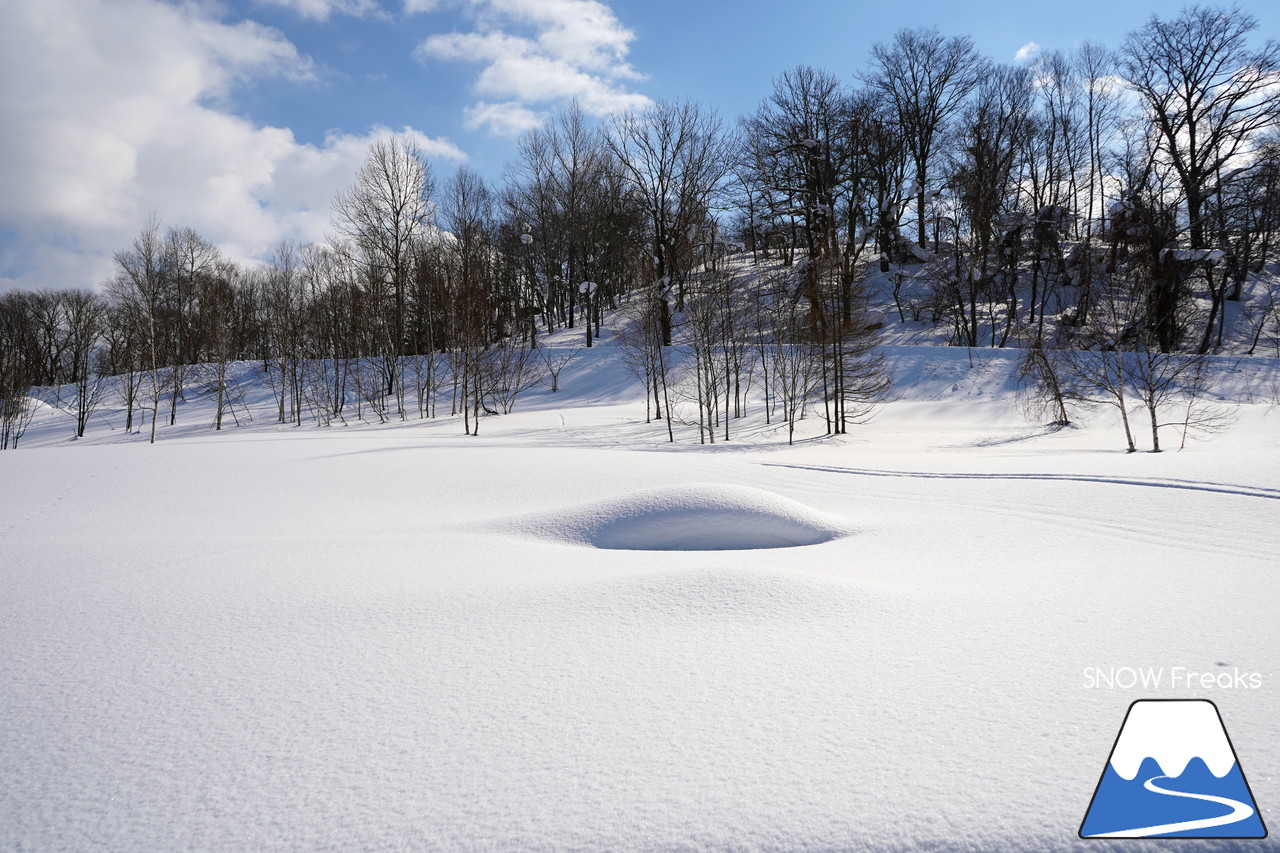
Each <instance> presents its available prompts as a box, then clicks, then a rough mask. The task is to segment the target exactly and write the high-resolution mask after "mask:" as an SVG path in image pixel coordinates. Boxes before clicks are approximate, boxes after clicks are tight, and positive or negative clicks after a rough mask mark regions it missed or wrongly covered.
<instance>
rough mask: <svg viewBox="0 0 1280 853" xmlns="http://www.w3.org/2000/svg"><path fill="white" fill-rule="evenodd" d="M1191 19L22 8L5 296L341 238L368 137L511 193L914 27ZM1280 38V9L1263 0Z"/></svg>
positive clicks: (680, 4) (409, 7) (5, 201)
mask: <svg viewBox="0 0 1280 853" xmlns="http://www.w3.org/2000/svg"><path fill="white" fill-rule="evenodd" d="M1178 8H1179V6H1178V5H1173V4H1152V5H1139V4H1129V3H1122V4H1117V3H1114V2H1110V3H1107V2H1097V0H1082V2H1073V3H1070V4H1054V5H1045V4H1033V3H1025V4H1019V5H1011V4H998V3H986V4H968V5H956V4H953V3H943V2H917V3H913V4H909V5H906V4H904V5H901V6H893V5H890V4H881V3H877V4H870V3H856V2H832V1H831V0H820V1H818V2H813V1H811V0H794V2H791V3H787V4H783V3H778V2H747V3H733V4H718V3H705V2H701V3H700V2H689V0H643V2H641V0H612V2H611V0H223V2H217V0H189V2H176V0H175V1H174V2H170V0H40V2H38V3H37V2H33V0H0V16H2V18H0V20H2V21H3V25H0V82H2V85H0V127H4V128H6V131H5V132H4V133H3V134H0V289H5V288H8V287H13V286H24V287H45V286H48V287H88V286H94V285H96V284H99V283H100V282H102V281H103V280H105V279H106V278H107V277H109V276H110V275H111V273H112V263H111V254H112V252H113V251H115V250H116V249H119V248H123V247H124V246H126V245H127V244H128V242H129V241H130V240H131V239H132V237H133V236H134V235H136V233H137V232H138V230H139V228H140V227H142V225H143V223H144V222H145V221H146V219H147V218H148V216H149V215H151V214H152V213H154V214H156V215H157V216H158V217H159V218H160V220H161V222H162V224H163V225H191V226H193V227H195V228H196V229H197V230H199V231H200V232H201V233H203V234H204V235H205V236H207V237H209V238H210V239H212V240H214V241H215V242H217V243H218V244H219V245H220V246H222V247H223V249H224V250H225V251H226V252H227V254H229V255H230V256H232V257H234V258H236V259H238V260H252V259H255V258H262V257H265V256H266V255H267V254H268V253H269V251H270V250H271V247H272V246H274V245H275V244H276V243H277V242H278V241H279V240H281V239H286V238H287V239H295V240H301V241H309V240H318V239H322V238H323V237H324V233H325V230H326V227H327V223H328V220H329V202H330V200H331V199H332V198H333V195H334V193H335V192H336V191H337V190H338V189H340V188H341V187H343V186H345V185H346V184H347V183H348V182H349V181H350V180H351V177H352V176H353V174H354V172H355V169H356V168H357V167H358V165H359V163H360V161H361V159H362V158H363V154H364V151H365V149H366V148H367V146H368V144H369V142H370V141H371V140H372V139H373V138H375V137H377V136H379V135H384V134H387V133H391V132H396V133H404V134H408V135H410V136H411V137H412V138H413V139H414V140H415V141H417V142H418V143H419V145H420V146H421V147H422V148H423V150H424V151H426V152H427V154H428V155H429V158H430V159H431V161H432V163H433V165H434V167H435V171H436V174H437V177H438V178H439V179H440V180H441V181H443V180H444V179H445V178H447V177H448V175H449V174H450V173H452V171H453V170H454V169H456V168H457V166H458V165H459V164H461V163H467V164H469V165H470V166H472V167H473V168H475V169H477V170H478V171H479V172H480V173H481V174H483V175H484V176H485V177H487V178H489V179H490V180H493V181H497V180H500V179H501V176H502V170H503V166H504V164H505V163H506V161H507V160H508V159H509V158H510V156H511V155H512V153H513V151H514V150H515V139H516V138H517V136H518V134H519V132H520V131H521V130H522V129H524V128H527V127H529V126H531V125H532V124H534V123H536V121H537V120H538V118H539V117H540V116H541V115H544V114H545V113H546V112H547V111H550V110H554V109H556V108H558V107H560V106H563V105H564V104H565V103H566V102H567V101H568V99H569V98H571V97H577V98H578V99H579V101H580V102H581V103H583V105H584V107H585V108H586V109H587V110H588V112H593V113H595V114H599V115H603V114H606V113H608V112H610V111H613V110H618V109H625V108H628V107H633V106H639V105H642V104H644V103H645V102H646V100H647V99H670V98H682V97H691V98H694V99H696V100H700V101H704V102H707V103H709V104H711V105H713V106H714V107H716V109H718V111H719V112H720V114H721V116H722V117H724V118H725V120H726V122H733V121H734V120H736V118H737V117H738V116H740V115H742V114H744V113H746V112H749V111H750V110H751V109H752V108H753V107H754V106H755V104H756V103H757V102H758V101H759V100H760V99H761V98H762V97H764V96H766V95H767V94H768V92H769V89H770V85H771V80H772V78H773V77H774V76H775V75H777V74H778V73H780V72H781V71H783V70H785V69H787V68H791V67H793V66H795V65H797V64H801V63H807V64H810V65H814V66H818V67H822V68H825V69H827V70H829V71H831V72H833V73H835V74H837V75H839V76H841V77H843V78H845V79H849V80H852V79H853V76H854V75H855V74H856V73H857V72H858V71H860V70H862V69H863V68H865V67H866V62H867V57H868V55H869V51H870V48H871V46H872V45H873V44H874V43H876V42H887V41H889V40H890V39H892V37H893V34H894V33H895V32H896V31H897V30H898V29H900V28H903V27H914V26H937V27H939V28H940V29H941V30H942V31H943V32H944V33H946V34H968V35H971V36H972V37H973V38H974V40H975V42H976V44H977V46H978V48H979V49H980V50H981V51H982V52H983V53H985V54H986V55H988V56H990V57H991V58H993V59H995V60H997V61H1003V62H1012V61H1014V60H1015V56H1016V55H1018V53H1019V51H1020V50H1022V51H1023V52H1024V55H1027V54H1033V53H1034V52H1035V50H1036V49H1037V48H1036V46H1038V49H1039V50H1041V51H1047V50H1053V49H1056V48H1062V49H1068V50H1069V49H1071V48H1073V47H1075V46H1076V45H1078V44H1080V43H1081V42H1083V41H1085V40H1093V41H1097V42H1101V43H1103V44H1106V45H1109V46H1115V45H1118V44H1119V42H1120V41H1121V40H1122V39H1123V37H1124V34H1125V33H1126V32H1128V31H1129V30H1131V29H1134V28H1135V27H1137V26H1140V25H1141V24H1142V23H1143V22H1144V21H1145V20H1146V19H1147V17H1149V15H1150V14H1152V13H1153V12H1155V13H1158V14H1160V15H1162V16H1166V17H1167V16H1170V15H1173V14H1176V12H1177V11H1178ZM1244 8H1246V9H1247V10H1248V11H1250V12H1251V13H1252V14H1254V15H1255V16H1256V17H1257V18H1258V19H1259V23H1260V27H1259V30H1258V32H1257V37H1258V40H1259V41H1260V40H1261V39H1263V38H1266V37H1274V36H1275V35H1276V33H1277V24H1278V21H1280V13H1277V12H1275V11H1272V10H1271V9H1270V8H1269V7H1267V6H1264V5H1263V4H1261V3H1250V4H1244Z"/></svg>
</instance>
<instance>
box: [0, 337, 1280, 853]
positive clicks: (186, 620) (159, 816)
mask: <svg viewBox="0 0 1280 853" xmlns="http://www.w3.org/2000/svg"><path fill="white" fill-rule="evenodd" d="M615 356H616V351H614V350H611V348H610V347H609V346H608V341H606V346H603V347H600V348H598V349H593V350H592V351H589V352H584V353H582V354H581V355H580V356H579V358H578V359H577V360H575V361H574V362H573V363H572V364H571V365H570V367H569V368H566V369H565V372H564V373H563V374H562V376H561V378H560V386H561V387H560V390H559V391H557V392H555V393H552V392H551V391H550V390H548V389H536V390H533V391H530V392H529V394H528V395H527V397H522V398H521V399H520V402H519V403H518V405H517V406H516V410H515V412H514V413H512V414H510V415H504V416H497V417H487V418H485V419H484V421H483V424H482V427H481V431H480V435H479V436H466V435H463V434H462V428H461V424H460V422H459V421H458V420H455V419H452V418H448V417H440V418H438V419H436V420H426V421H417V420H409V421H406V422H403V423H401V422H393V423H390V424H387V425H382V426H378V425H362V424H355V423H353V424H352V425H350V426H347V427H338V426H333V427H329V428H318V427H316V426H314V425H310V424H308V425H304V426H302V427H286V426H281V425H277V424H275V423H273V417H272V414H271V408H272V402H271V399H270V396H271V395H270V390H269V389H267V388H265V387H263V386H261V385H260V384H255V382H256V380H255V378H254V374H253V370H254V369H255V368H254V366H252V365H243V366H242V367H241V373H240V375H239V379H240V381H242V382H243V383H244V387H245V389H246V393H245V395H244V399H245V405H246V406H247V407H248V408H247V410H248V411H249V412H251V413H252V415H253V420H252V422H249V421H248V420H247V419H245V418H244V417H243V415H244V414H245V412H244V411H242V412H241V416H242V424H241V425H240V426H235V425H231V426H229V428H227V429H224V430H223V431H222V432H219V433H215V432H213V431H212V430H211V429H210V425H211V423H212V417H211V416H210V414H211V408H210V407H211V403H210V402H209V401H208V400H204V399H202V398H200V397H199V396H198V395H197V394H195V393H193V394H192V395H191V397H190V398H189V400H188V402H187V403H186V404H184V406H182V407H180V409H179V414H178V424H177V426H176V427H167V426H165V427H162V428H161V429H160V432H159V439H158V441H157V443H156V444H155V445H154V446H152V445H148V444H147V441H146V439H147V436H146V434H145V433H144V434H141V435H126V434H124V432H123V430H122V429H121V422H120V420H119V418H118V416H117V415H116V414H115V413H113V412H111V411H109V410H106V409H104V410H103V411H102V413H101V414H100V415H99V416H96V417H95V418H94V420H93V422H92V423H91V426H90V429H89V431H88V433H87V435H86V437H85V438H84V439H81V440H78V441H71V440H70V436H71V434H72V428H71V423H70V419H69V417H68V416H66V415H64V414H60V413H57V412H54V411H51V410H44V411H42V412H41V413H39V414H38V415H37V418H36V421H35V422H34V423H33V424H32V426H31V428H30V430H29V431H28V434H27V435H26V436H25V437H24V438H23V440H22V445H23V446H24V447H26V448H27V449H20V450H18V451H16V452H5V453H0V477H3V481H4V483H5V488H4V489H3V490H0V648H3V649H4V654H3V655H2V656H0V849H4V850H24V851H25V850H40V851H44V850H77V851H92V850H111V851H133V850H137V851H151V850H168V849H192V850H227V851H232V850H235V851H242V850H343V851H348V850H420V849H422V850H431V849H447V850H601V849H614V850H657V849H664V850H665V849H689V850H691V849H709V850H728V849H733V850H855V851H856V850H867V851H870V850H875V851H906V850H933V851H939V850H972V851H987V850H1025V851H1033V850H1034V851H1044V850H1065V849H1068V848H1074V847H1075V846H1076V845H1078V844H1080V843H1081V842H1080V841H1079V839H1078V838H1077V836H1076V833H1077V830H1078V828H1079V826H1080V821H1081V819H1082V817H1083V816H1084V814H1085V811H1086V809H1087V808H1088V806H1089V801H1090V797H1091V795H1092V793H1093V791H1094V788H1095V786H1096V784H1097V782H1098V778H1099V774H1100V773H1101V772H1102V770H1103V767H1104V765H1105V764H1106V762H1107V759H1108V756H1109V754H1110V750H1111V747H1112V744H1113V742H1114V740H1115V737H1116V734H1117V731H1118V729H1119V726H1120V723H1121V721H1122V720H1123V719H1124V715H1125V711H1126V709H1127V708H1128V706H1129V704H1130V703H1131V702H1132V701H1133V700H1134V699H1138V698H1150V697H1155V698H1159V697H1168V698H1211V699H1213V700H1214V701H1215V702H1216V703H1217V705H1218V708H1219V710H1220V711H1221V714H1222V718H1223V720H1224V722H1225V724H1226V726H1227V727H1228V730H1229V732H1230V735H1231V738H1232V742H1233V743H1234V745H1235V749H1236V752H1237V754H1238V757H1239V759H1240V762H1241V766H1242V767H1243V769H1244V772H1245V773H1246V774H1247V776H1248V781H1249V783H1250V785H1251V787H1252V791H1253V794H1254V796H1255V798H1256V800H1257V803H1258V806H1259V810H1260V811H1261V813H1262V815H1263V817H1264V819H1265V818H1270V817H1271V816H1272V812H1273V811H1274V810H1275V809H1276V808H1277V804H1280V764H1278V763H1277V759H1276V756H1277V755H1280V716H1277V714H1276V708H1277V693H1276V691H1277V689H1280V682H1277V679H1278V678H1280V627H1278V626H1280V622H1278V621H1277V619H1276V617H1275V601H1276V600H1277V599H1280V577H1278V576H1277V574H1276V572H1275V566H1276V562H1277V554H1280V525H1277V524H1276V521H1277V519H1280V429H1278V428H1277V427H1278V425H1280V423H1278V421H1277V417H1280V414H1278V413H1277V411H1275V405H1276V402H1277V398H1276V392H1275V388H1276V385H1277V377H1278V374H1277V365H1276V362H1275V361H1274V360H1264V359H1244V360H1241V361H1240V362H1239V364H1238V365H1237V366H1235V367H1231V368H1230V369H1231V370H1234V371H1235V372H1234V373H1231V372H1229V371H1228V370H1227V369H1226V367H1224V370H1223V374H1224V375H1226V376H1231V377H1233V378H1232V379H1231V381H1230V382H1228V383H1226V384H1223V385H1221V386H1220V390H1219V392H1218V393H1219V395H1220V396H1221V397H1223V398H1224V402H1230V403H1231V404H1233V405H1234V406H1235V423H1234V425H1233V426H1232V427H1231V428H1230V429H1229V430H1228V431H1227V432H1225V433H1222V434H1220V435H1218V436H1216V437H1214V438H1213V439H1212V440H1211V441H1208V442H1190V443H1188V444H1187V447H1186V449H1185V450H1184V451H1182V452H1166V453H1162V454H1158V455H1156V454H1148V453H1138V454H1126V453H1124V452H1123V440H1122V437H1121V436H1120V435H1119V433H1118V427H1117V426H1116V425H1115V423H1114V422H1113V421H1112V419H1111V415H1110V414H1108V413H1107V412H1105V411H1099V412H1097V413H1095V414H1093V415H1091V416H1089V417H1088V418H1087V419H1086V420H1085V421H1084V422H1083V424H1082V425H1081V426H1080V427H1078V428H1073V429H1064V430H1056V431H1051V430H1046V429H1045V428H1043V427H1042V426H1040V425H1038V424H1035V423H1029V422H1028V421H1027V420H1025V419H1024V418H1023V417H1022V415H1021V413H1020V411H1019V408H1018V405H1017V400H1016V397H1015V395H1014V390H1013V389H1014V383H1013V381H1012V360H1013V356H1011V355H1009V354H1007V353H1003V352H997V351H981V352H979V351H973V352H972V353H971V352H970V351H968V350H962V349H943V348H910V347H903V348H900V349H895V350H893V351H892V353H891V358H890V367H891V369H892V371H893V373H894V374H895V379H896V380H897V386H896V389H897V390H896V393H897V396H898V399H897V400H896V401H894V402H892V403H890V404H888V405H886V406H884V407H883V408H882V409H881V410H880V411H879V413H878V414H877V416H876V417H875V418H874V419H873V420H872V421H871V422H870V423H868V424H865V425H862V426H858V427H856V428H851V431H850V432H849V434H848V435H847V436H844V437H841V438H839V439H831V438H825V437H823V436H822V433H823V428H822V421H821V419H820V418H816V417H813V416H812V415H811V416H810V417H809V418H808V419H806V421H805V422H804V423H803V426H802V429H801V430H800V431H799V432H798V433H797V437H798V438H799V439H801V440H799V441H798V442H797V444H796V445H795V446H794V447H788V446H787V440H786V431H785V425H779V424H778V423H776V422H775V423H772V424H765V423H764V421H763V418H762V417H760V416H758V415H756V414H753V415H752V416H751V417H749V418H747V419H745V420H744V421H743V422H742V423H741V424H735V425H733V432H732V434H731V438H732V440H731V441H730V442H728V443H723V442H719V443H717V444H715V445H706V446H701V445H699V444H697V430H696V427H694V426H693V425H680V426H679V427H678V428H677V430H676V437H677V442H676V443H675V444H669V443H668V442H667V441H666V434H665V430H664V429H663V428H662V427H661V425H660V424H656V423H654V424H646V423H645V422H644V414H645V413H644V400H643V391H642V390H641V388H640V387H639V385H638V384H637V383H636V382H635V381H634V380H632V379H630V378H629V377H628V376H627V375H625V373H624V372H623V370H622V368H621V367H620V366H619V364H618V362H617V360H616V357H615ZM971 359H972V361H971ZM1233 363H1234V362H1233ZM1227 367H1230V366H1229V365H1228V366H1227ZM1177 444H1178V442H1177V441H1173V442H1172V447H1173V448H1175V449H1176V447H1177ZM664 496H665V497H664ZM664 513H665V514H664ZM744 518H745V519H747V520H749V523H742V520H743V519H744ZM676 534H679V535H676ZM797 535H799V539H798V540H797V541H805V542H812V543H813V544H803V545H800V546H797V547H769V548H765V549H760V548H748V549H746V550H741V548H743V547H744V546H758V545H761V544H773V545H787V544H789V543H787V542H785V541H781V540H782V539H785V538H786V537H787V536H793V537H794V536H797ZM681 537H683V538H681ZM805 537H808V538H805ZM765 539H768V542H765ZM646 546H647V547H646ZM649 547H652V548H658V549H661V550H649V549H648V548H649ZM682 547H697V548H702V549H706V548H708V547H710V548H712V549H711V550H680V548H682ZM673 549H674V550H673ZM1148 666H1150V667H1162V666H1163V667H1166V668H1167V667H1173V666H1180V667H1185V668H1186V670H1187V671H1194V672H1204V673H1213V674H1215V675H1216V674H1219V673H1234V672H1246V673H1256V674H1260V675H1261V677H1260V686H1259V687H1257V688H1253V687H1251V686H1248V685H1249V682H1248V681H1247V680H1246V681H1245V682H1244V685H1245V686H1239V687H1237V686H1232V687H1222V686H1220V684H1221V682H1218V681H1215V682H1214V685H1215V686H1213V687H1211V688H1204V687H1201V686H1200V683H1199V682H1196V683H1195V686H1191V685H1190V684H1189V683H1182V684H1179V685H1177V686H1171V685H1169V684H1167V683H1166V684H1161V685H1157V686H1155V687H1153V688H1151V689H1143V688H1141V687H1135V688H1132V689H1123V688H1121V687H1119V686H1116V687H1113V688H1104V687H1099V686H1098V684H1097V681H1096V680H1092V681H1091V680H1090V679H1088V678H1086V668H1089V667H1095V668H1097V667H1100V668H1103V669H1105V670H1114V669H1116V668H1126V667H1134V668H1136V667H1148ZM1120 681H1121V683H1128V682H1124V680H1123V679H1120ZM1227 682H1228V683H1232V682H1231V679H1227ZM1158 844H1159V842H1145V841H1135V842H1131V849H1133V850H1135V851H1136V850H1155V849H1161V848H1159V847H1158ZM1237 844H1238V847H1239V849H1241V850H1246V849H1259V848H1258V845H1257V843H1256V842H1252V843H1251V842H1229V841H1223V842H1206V843H1205V847H1204V848H1202V849H1215V850H1228V849H1236V847H1235V846H1233V845H1237ZM1214 845H1216V846H1214ZM1263 845H1264V846H1265V842H1263ZM1126 849H1130V848H1126ZM1198 849H1201V848H1198Z"/></svg>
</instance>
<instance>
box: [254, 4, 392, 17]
mask: <svg viewBox="0 0 1280 853" xmlns="http://www.w3.org/2000/svg"><path fill="white" fill-rule="evenodd" d="M257 2H258V3H261V4H262V5H264V6H284V7H285V8H288V9H292V10H293V11H294V12H296V13H297V14H298V15H300V16H302V17H303V18H310V19H312V20H314V21H327V20H329V18H330V17H331V16H333V15H350V16H351V17H353V18H367V17H381V16H383V15H385V14H386V12H385V10H383V8H382V7H381V6H380V5H378V3H377V0H257Z"/></svg>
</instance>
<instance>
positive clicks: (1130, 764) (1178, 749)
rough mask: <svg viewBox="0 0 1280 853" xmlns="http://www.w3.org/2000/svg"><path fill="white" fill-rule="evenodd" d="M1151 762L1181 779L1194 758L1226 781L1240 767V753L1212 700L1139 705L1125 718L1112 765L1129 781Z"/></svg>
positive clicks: (1142, 703)
mask: <svg viewBox="0 0 1280 853" xmlns="http://www.w3.org/2000/svg"><path fill="white" fill-rule="evenodd" d="M1145 758H1151V759H1154V760H1155V762H1156V763H1157V764H1159V765H1160V770H1161V772H1163V773H1164V775H1166V776H1171V777H1174V778H1176V777H1178V776H1181V775H1182V773H1183V771H1184V770H1186V769H1187V764H1188V763H1190V761H1191V759H1193V758H1200V759H1203V760H1204V763H1205V764H1206V765H1207V766H1208V768H1209V772H1211V773H1212V774H1213V775H1214V776H1216V777H1218V778H1222V777H1223V776H1226V775H1227V774H1228V773H1230V772H1231V768H1232V767H1233V766H1235V763H1236V758H1235V753H1233V752H1232V750H1231V743H1230V741H1228V740H1227V733H1226V730H1225V729H1223V727H1222V721H1221V720H1220V719H1219V718H1218V712H1217V710H1216V709H1215V708H1214V706H1213V703H1212V702H1205V701H1201V702H1138V703H1135V704H1134V706H1133V709H1132V710H1131V711H1130V712H1129V716H1128V717H1127V718H1126V719H1125V723H1124V729H1123V730H1122V731H1121V732H1120V738H1119V739H1118V740H1117V741H1116V747H1115V750H1114V752H1113V753H1112V755H1111V767H1112V768H1113V769H1114V770H1115V771H1116V773H1118V774H1120V776H1122V777H1123V778H1124V779H1125V780H1126V781H1131V780H1133V778H1134V777H1136V776H1137V775H1138V770H1139V768H1141V766H1142V761H1143V759H1145Z"/></svg>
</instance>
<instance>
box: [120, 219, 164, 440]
mask: <svg viewBox="0 0 1280 853" xmlns="http://www.w3.org/2000/svg"><path fill="white" fill-rule="evenodd" d="M169 261H170V259H169V257H168V256H167V253H166V252H165V251H164V243H163V242H162V241H161V239H160V234H159V223H158V222H157V220H156V219H155V218H154V217H152V219H151V220H150V221H149V222H148V223H147V225H146V226H145V227H143V229H142V231H141V232H140V233H139V234H138V236H137V237H136V238H134V241H133V245H132V246H130V247H129V248H128V249H126V250H123V251H120V252H117V253H116V255H115V262H116V268H117V274H116V277H115V278H114V279H113V280H112V281H111V282H110V283H109V284H108V285H107V291H108V293H109V294H111V296H112V297H113V298H114V299H115V300H116V301H117V302H119V303H121V304H123V305H127V306H129V310H130V311H131V312H132V313H133V314H134V316H136V317H137V318H138V320H139V326H140V328H141V330H142V333H143V336H144V339H145V341H146V343H145V348H146V355H147V367H148V370H149V372H150V374H151V443H152V444H155V441H156V418H157V416H158V415H159V413H160V359H159V344H160V342H159V340H158V337H159V326H160V318H159V315H160V313H161V311H162V308H163V304H164V298H165V287H166V285H167V279H168V277H169V275H170V271H169Z"/></svg>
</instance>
